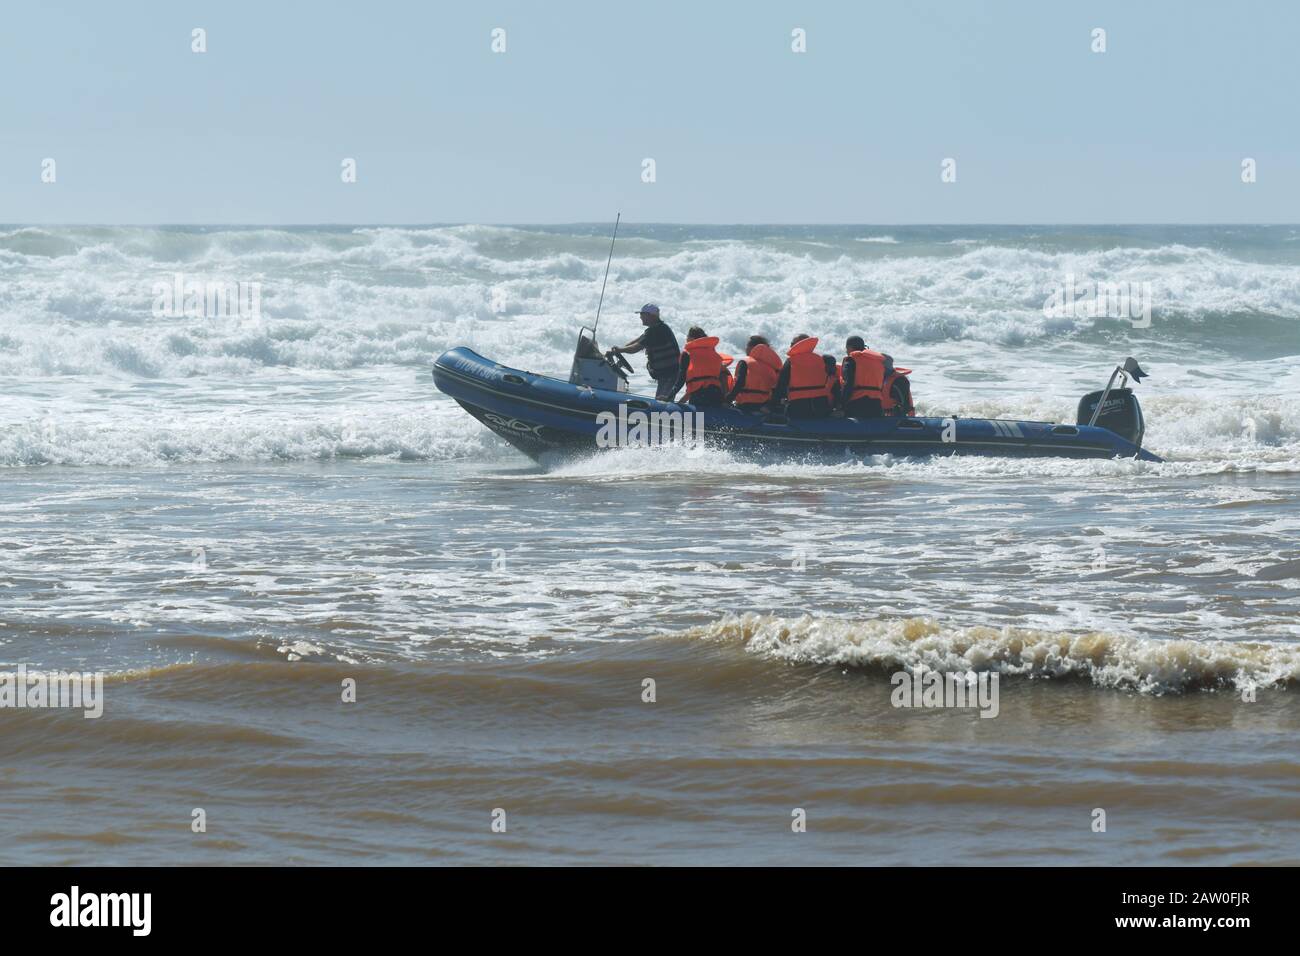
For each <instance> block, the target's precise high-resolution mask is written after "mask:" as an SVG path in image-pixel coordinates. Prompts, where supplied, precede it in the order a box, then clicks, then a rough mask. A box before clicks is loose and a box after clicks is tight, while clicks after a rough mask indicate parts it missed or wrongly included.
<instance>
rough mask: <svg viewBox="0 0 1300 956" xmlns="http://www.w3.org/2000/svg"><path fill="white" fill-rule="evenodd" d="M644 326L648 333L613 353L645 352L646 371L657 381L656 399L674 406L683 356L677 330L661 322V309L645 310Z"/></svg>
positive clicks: (650, 306)
mask: <svg viewBox="0 0 1300 956" xmlns="http://www.w3.org/2000/svg"><path fill="white" fill-rule="evenodd" d="M640 315H641V324H642V325H644V326H645V331H644V332H642V333H641V335H640V336H638V337H637V338H635V339H633V340H632V341H631V342H628V343H627V345H624V346H615V347H614V348H612V349H610V351H611V352H614V353H616V354H619V355H621V354H623V353H624V352H640V351H642V350H644V351H645V358H646V371H647V372H649V373H650V377H651V378H652V379H654V380H655V398H657V399H659V401H661V402H670V401H672V398H673V393H674V392H675V391H676V390H677V389H676V388H675V387H674V386H676V384H677V362H678V358H679V357H680V356H681V354H682V350H681V347H680V346H679V345H678V344H677V336H675V335H673V330H672V329H670V328H669V327H668V326H667V324H666V323H665V322H664V321H663V320H662V319H660V318H659V306H657V305H651V304H646V305H643V306H641V312H640Z"/></svg>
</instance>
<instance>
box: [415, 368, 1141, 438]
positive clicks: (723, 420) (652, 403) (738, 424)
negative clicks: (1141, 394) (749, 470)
mask: <svg viewBox="0 0 1300 956" xmlns="http://www.w3.org/2000/svg"><path fill="white" fill-rule="evenodd" d="M433 378H434V382H435V384H436V385H437V386H438V388H439V389H440V390H441V391H443V392H444V393H446V394H447V395H450V396H451V397H452V398H454V399H455V400H456V401H457V402H458V403H459V404H460V405H461V407H463V408H464V409H465V410H466V411H467V412H469V413H470V414H471V415H473V416H474V417H475V418H477V419H478V420H479V421H480V422H482V423H483V424H484V425H486V426H487V427H488V428H490V429H491V430H492V431H494V432H496V433H497V434H498V435H500V436H501V437H502V438H504V439H505V440H506V441H508V442H510V444H512V445H514V446H515V447H516V448H518V449H519V450H520V451H522V452H523V453H524V454H526V455H528V456H529V457H531V458H533V459H535V460H539V461H540V460H542V459H543V458H550V457H553V456H557V455H558V456H568V455H575V454H589V453H592V452H595V451H597V450H598V444H597V436H598V435H599V434H601V432H602V428H604V429H605V432H606V434H608V427H607V426H604V425H603V423H602V421H598V420H597V416H598V415H600V414H601V413H602V412H605V413H609V414H610V415H614V416H617V415H619V414H620V406H622V407H623V414H624V415H627V414H629V413H634V412H642V413H654V412H683V411H686V412H695V411H698V412H700V413H701V414H702V415H703V423H704V429H703V431H704V436H703V437H704V440H705V443H706V444H708V445H716V446H718V447H721V448H724V449H726V450H728V451H731V452H734V453H737V454H740V455H743V456H745V457H752V458H755V459H757V460H760V461H771V460H790V459H798V460H804V459H810V458H811V459H818V460H823V461H845V460H848V459H853V458H857V459H862V458H867V457H871V456H875V455H892V456H895V457H908V458H915V457H928V456H933V455H984V456H996V457H1032V458H1137V459H1139V460H1142V461H1160V460H1161V459H1160V458H1158V457H1156V456H1155V455H1153V454H1151V453H1150V452H1148V451H1144V450H1142V449H1139V448H1138V447H1136V446H1135V445H1133V443H1132V442H1129V441H1127V440H1126V439H1124V438H1121V437H1120V436H1119V435H1116V434H1115V433H1114V432H1112V431H1110V430H1108V429H1105V428H1097V427H1089V426H1087V425H1059V424H1054V423H1052V422H1021V421H998V420H993V419H983V418H959V419H956V420H955V424H954V422H953V420H951V419H944V418H874V419H853V418H819V419H811V420H810V419H790V420H788V421H786V420H784V419H782V418H780V417H774V416H766V415H761V414H751V413H747V412H741V411H737V410H736V409H734V408H702V409H696V408H695V406H693V405H690V404H686V403H674V402H660V401H657V400H655V399H653V398H648V397H645V396H641V395H631V394H628V393H626V392H616V391H609V390H605V389H593V388H587V387H582V386H577V385H571V384H569V383H568V382H564V381H561V380H560V379H556V378H550V377H548V376H545V375H537V374H535V373H533V372H527V371H523V370H521V369H515V368H510V367H508V366H505V365H500V364H498V363H496V362H493V361H491V360H489V359H486V358H484V357H483V356H481V355H479V354H477V353H476V352H473V351H471V350H470V349H467V348H455V349H452V350H450V351H448V352H445V353H443V355H441V356H440V357H439V358H438V360H437V362H436V363H435V364H434V368H433ZM608 417H609V416H608V415H607V416H605V419H604V420H605V421H608ZM945 433H946V435H945ZM945 437H947V438H948V439H949V440H947V441H945V440H944V439H945Z"/></svg>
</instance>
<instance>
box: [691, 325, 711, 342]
mask: <svg viewBox="0 0 1300 956" xmlns="http://www.w3.org/2000/svg"><path fill="white" fill-rule="evenodd" d="M708 334H709V333H708V332H705V331H704V330H703V329H702V328H700V327H699V326H698V325H692V326H691V327H690V328H689V329H687V330H686V337H687V338H688V339H702V338H704V337H705V336H706V335H708Z"/></svg>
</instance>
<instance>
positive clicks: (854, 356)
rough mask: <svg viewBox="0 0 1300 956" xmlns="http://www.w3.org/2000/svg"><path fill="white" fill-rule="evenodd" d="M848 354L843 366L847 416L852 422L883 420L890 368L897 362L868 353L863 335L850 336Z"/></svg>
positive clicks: (843, 397) (844, 401) (842, 376)
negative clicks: (886, 382) (885, 391)
mask: <svg viewBox="0 0 1300 956" xmlns="http://www.w3.org/2000/svg"><path fill="white" fill-rule="evenodd" d="M844 351H845V352H846V353H847V354H846V355H845V356H844V362H843V364H842V365H841V366H840V370H841V371H840V375H841V380H842V382H843V388H842V390H841V392H840V396H841V402H842V406H841V407H842V408H843V409H844V414H845V415H846V416H847V417H849V418H879V417H880V415H881V395H882V389H883V386H884V383H885V375H886V367H887V366H888V369H889V370H892V369H893V364H894V363H893V359H891V358H890V357H889V356H888V355H885V354H884V353H883V352H876V351H873V350H871V349H868V348H867V346H866V343H865V342H863V340H862V336H860V335H851V336H849V340H848V341H847V342H845V343H844Z"/></svg>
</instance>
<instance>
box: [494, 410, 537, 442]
mask: <svg viewBox="0 0 1300 956" xmlns="http://www.w3.org/2000/svg"><path fill="white" fill-rule="evenodd" d="M483 417H484V418H486V419H487V420H488V421H489V422H491V423H492V424H493V425H496V426H497V427H498V428H505V429H508V430H510V431H512V432H528V433H529V434H531V435H536V436H537V437H538V438H541V437H542V428H543V427H544V426H542V425H534V424H532V423H530V422H521V421H520V420H519V419H517V418H504V417H502V416H501V415H494V414H493V413H492V412H484V413H483Z"/></svg>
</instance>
